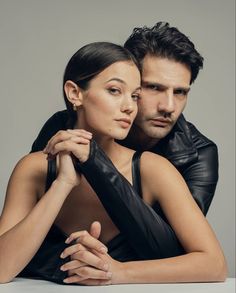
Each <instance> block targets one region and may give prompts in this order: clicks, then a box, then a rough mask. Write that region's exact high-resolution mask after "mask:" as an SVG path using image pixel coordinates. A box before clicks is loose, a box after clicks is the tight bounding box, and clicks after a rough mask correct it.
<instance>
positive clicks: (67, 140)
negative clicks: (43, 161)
mask: <svg viewBox="0 0 236 293" xmlns="http://www.w3.org/2000/svg"><path fill="white" fill-rule="evenodd" d="M91 138H92V134H91V133H89V132H87V131H85V130H82V129H81V130H78V129H76V130H67V131H59V132H57V134H56V135H54V136H53V137H52V138H51V139H50V140H49V142H48V144H47V146H46V147H45V149H44V153H47V154H48V158H49V159H50V158H51V157H54V156H55V155H57V154H58V156H59V174H58V176H57V180H58V181H60V182H63V183H66V184H67V185H70V186H72V187H74V186H76V185H78V184H79V183H80V174H78V173H76V171H75V168H74V165H73V160H72V157H71V154H73V155H74V156H76V157H77V158H78V159H79V160H80V161H82V162H84V161H86V160H87V159H88V155H89V145H90V139H91Z"/></svg>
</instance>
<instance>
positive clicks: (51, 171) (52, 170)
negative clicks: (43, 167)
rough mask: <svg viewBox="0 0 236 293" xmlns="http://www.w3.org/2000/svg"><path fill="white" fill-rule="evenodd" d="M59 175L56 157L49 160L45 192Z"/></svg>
mask: <svg viewBox="0 0 236 293" xmlns="http://www.w3.org/2000/svg"><path fill="white" fill-rule="evenodd" d="M56 177H57V164H56V158H54V159H49V160H48V170H47V178H46V187H45V192H46V191H48V189H49V188H50V186H51V185H52V183H53V181H54V180H55V179H56Z"/></svg>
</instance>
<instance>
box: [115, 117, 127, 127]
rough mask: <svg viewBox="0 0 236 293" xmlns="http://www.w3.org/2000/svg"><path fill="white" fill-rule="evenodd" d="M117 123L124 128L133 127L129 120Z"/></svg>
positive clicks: (118, 120) (121, 120)
mask: <svg viewBox="0 0 236 293" xmlns="http://www.w3.org/2000/svg"><path fill="white" fill-rule="evenodd" d="M116 121H117V122H118V123H119V124H120V125H121V127H122V128H129V127H130V125H131V120H130V119H128V118H120V119H116Z"/></svg>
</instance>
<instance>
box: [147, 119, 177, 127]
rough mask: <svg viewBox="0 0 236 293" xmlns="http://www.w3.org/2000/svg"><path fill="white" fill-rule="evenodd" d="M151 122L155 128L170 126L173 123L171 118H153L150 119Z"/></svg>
mask: <svg viewBox="0 0 236 293" xmlns="http://www.w3.org/2000/svg"><path fill="white" fill-rule="evenodd" d="M149 120H150V121H151V122H152V124H154V125H155V126H160V127H165V126H168V125H169V124H171V122H172V120H171V119H170V118H164V117H158V118H152V119H149Z"/></svg>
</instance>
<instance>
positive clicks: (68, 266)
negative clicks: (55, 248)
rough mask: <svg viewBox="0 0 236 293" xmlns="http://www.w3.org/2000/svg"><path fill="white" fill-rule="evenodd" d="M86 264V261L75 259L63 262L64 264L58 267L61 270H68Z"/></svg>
mask: <svg viewBox="0 0 236 293" xmlns="http://www.w3.org/2000/svg"><path fill="white" fill-rule="evenodd" d="M86 265H87V264H86V263H84V262H82V261H79V260H76V259H75V260H72V261H69V262H67V263H65V264H64V265H62V266H61V267H60V269H61V270H62V271H69V270H74V269H78V268H80V267H83V266H86Z"/></svg>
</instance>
